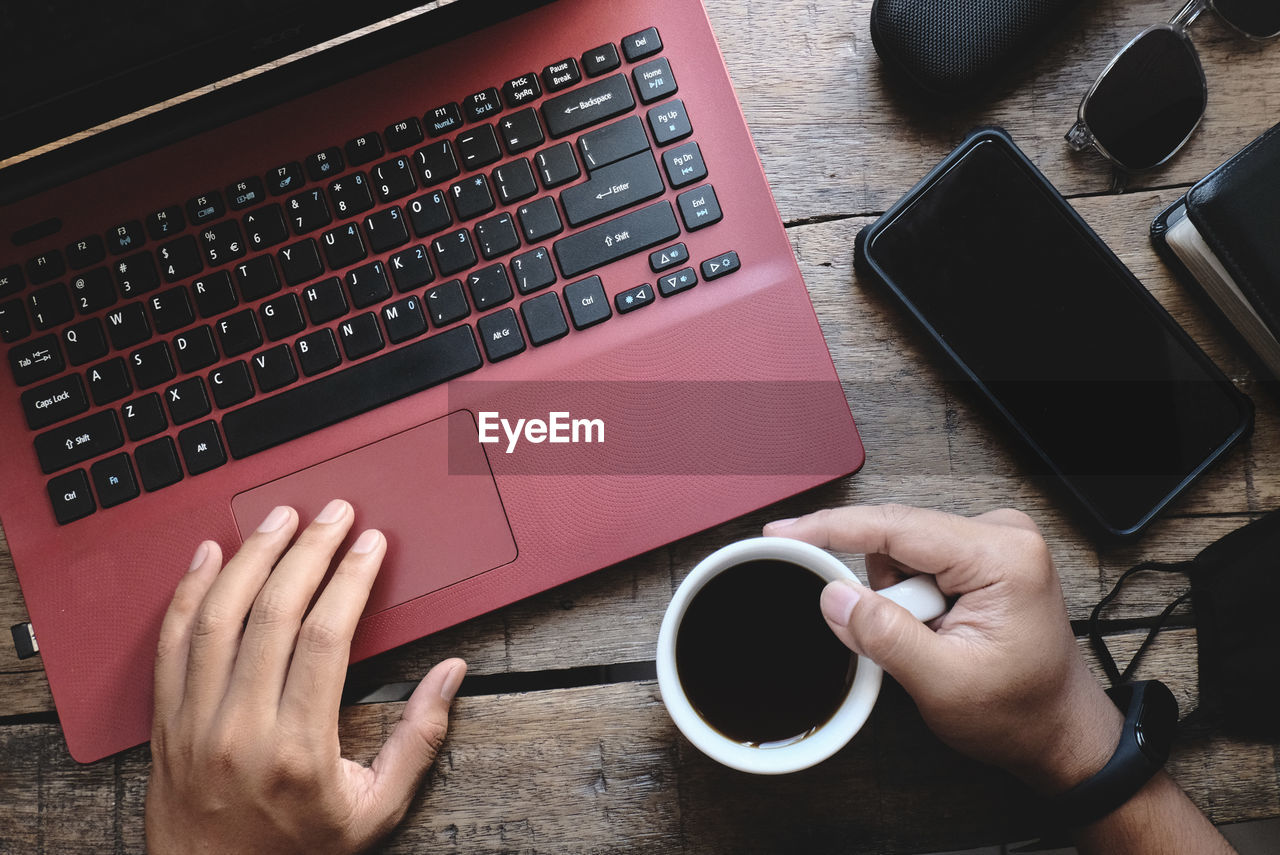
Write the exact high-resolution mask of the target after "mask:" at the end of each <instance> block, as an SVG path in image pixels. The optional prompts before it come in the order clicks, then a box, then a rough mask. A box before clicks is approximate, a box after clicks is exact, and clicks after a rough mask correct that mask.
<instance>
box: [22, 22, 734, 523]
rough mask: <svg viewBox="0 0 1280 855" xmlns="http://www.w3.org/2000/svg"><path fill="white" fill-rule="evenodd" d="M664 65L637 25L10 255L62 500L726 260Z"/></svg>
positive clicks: (695, 276) (468, 362)
mask: <svg viewBox="0 0 1280 855" xmlns="http://www.w3.org/2000/svg"><path fill="white" fill-rule="evenodd" d="M677 88H678V87H677V83H676V78H675V75H674V71H673V69H672V66H671V63H670V62H669V60H668V58H667V57H665V56H662V41H661V38H660V36H659V34H658V31H657V30H656V29H653V28H650V29H648V30H644V31H642V32H639V33H635V34H632V35H630V36H627V37H626V38H624V39H622V40H620V42H618V43H617V44H606V45H602V46H600V47H598V48H595V49H592V50H589V51H587V52H586V53H584V54H582V56H581V57H580V59H575V58H568V59H563V60H560V61H557V62H553V63H551V64H549V65H547V66H546V67H545V68H544V69H543V70H542V71H541V73H537V72H529V73H527V74H524V75H522V76H520V77H517V78H514V79H512V80H510V81H507V82H506V83H504V84H502V85H501V86H494V87H492V88H489V89H485V90H483V91H481V92H477V93H473V94H470V95H468V96H466V97H464V98H461V100H459V101H457V102H451V103H448V104H444V105H442V106H439V107H436V108H434V109H432V110H431V111H429V112H427V113H426V114H425V115H423V116H422V117H421V118H419V117H416V116H414V117H409V118H403V119H400V120H397V121H394V122H393V123H392V124H389V125H388V126H387V127H386V128H385V129H384V130H383V131H382V132H381V133H378V132H376V131H370V132H368V133H366V134H364V135H362V136H360V137H357V138H356V139H353V140H350V141H348V142H346V143H345V144H344V145H330V146H328V147H326V148H322V149H320V150H318V151H316V152H315V153H313V154H310V155H309V156H306V157H303V158H300V159H298V160H290V161H287V162H286V163H284V164H283V165H281V166H278V167H275V168H272V169H270V170H269V171H267V172H266V173H264V174H263V175H260V176H251V177H247V178H241V179H239V180H234V176H228V180H231V181H232V183H230V184H228V185H227V186H226V187H225V188H224V189H221V190H212V189H211V190H209V191H208V192H206V193H204V194H202V195H198V196H195V197H193V198H191V199H189V200H187V201H186V202H185V203H183V204H176V203H175V204H173V205H170V206H168V207H165V208H163V209H161V210H158V211H153V212H142V211H139V212H137V218H136V219H131V220H129V221H127V222H124V223H121V224H117V225H111V226H110V227H109V228H106V229H105V231H104V232H103V233H102V234H100V235H92V236H88V237H85V238H83V239H80V240H77V241H74V242H73V243H71V244H70V245H68V246H67V247H66V248H65V249H63V250H61V251H57V250H55V251H48V252H45V253H43V254H41V255H37V256H35V257H34V258H29V259H25V260H23V261H20V262H18V263H13V264H9V265H8V266H6V265H5V264H3V263H0V340H3V341H5V342H16V344H15V345H14V346H13V347H11V348H10V350H9V354H8V356H9V365H10V368H11V370H12V372H13V376H14V379H15V380H16V382H17V384H18V385H19V386H21V387H24V389H23V391H22V392H21V395H20V404H21V407H22V410H23V413H24V415H25V417H26V421H27V424H28V425H29V427H30V428H31V429H32V431H33V432H34V437H33V441H34V443H35V450H36V455H37V458H38V460H39V463H40V466H41V468H42V470H43V471H44V473H45V474H46V475H48V476H51V477H50V480H49V481H48V494H49V500H50V501H51V502H52V505H53V510H54V514H55V516H56V518H57V520H58V522H59V523H60V524H66V523H70V522H73V521H75V520H77V519H81V518H83V517H85V516H88V515H89V514H92V513H94V512H95V511H96V510H98V508H100V507H101V508H107V507H111V506H113V505H117V504H120V503H123V502H127V501H129V500H130V499H133V498H136V497H137V496H139V495H141V493H142V492H143V491H148V492H150V491H155V490H160V489H163V488H165V487H168V486H170V485H172V484H176V483H178V482H180V481H183V480H184V479H187V478H190V477H194V476H198V475H200V474H202V473H204V472H208V471H210V470H212V469H216V468H218V467H219V466H222V465H224V464H225V463H226V462H227V461H228V460H229V459H231V458H244V457H248V456H250V455H252V454H255V453H257V452H259V451H263V450H265V449H268V448H272V447H274V446H277V445H280V444H282V443H285V442H288V441H289V440H292V439H295V438H297V437H300V436H304V435H306V434H308V433H311V432H312V431H315V430H319V429H321V428H324V427H327V426H329V425H333V424H336V423H338V422H341V421H343V420H344V419H347V418H350V417H352V416H355V415H358V414H360V413H364V412H367V411H369V410H372V409H374V408H376V407H379V406H381V405H383V404H386V403H389V402H391V401H395V400H397V399H399V398H402V397H405V396H407V395H411V394H414V393H415V392H420V391H422V390H424V389H427V388H430V387H432V386H435V385H438V384H440V383H443V382H446V381H448V380H450V379H453V378H455V377H459V376H461V375H464V374H467V373H469V372H472V371H475V370H477V369H479V368H481V367H482V366H483V365H484V364H485V363H486V362H498V361H501V360H504V359H508V358H511V357H515V356H517V355H518V354H520V353H523V352H526V351H528V350H529V349H530V348H538V347H544V346H548V345H551V344H552V343H553V342H555V341H557V340H559V339H562V338H564V337H566V336H568V335H571V332H572V330H583V329H586V328H588V327H592V326H595V325H597V324H601V323H604V322H606V321H610V320H611V319H614V318H615V316H617V317H621V316H622V315H626V314H628V313H630V312H632V311H635V310H637V309H640V308H643V307H646V306H648V305H651V304H653V303H655V302H659V300H657V299H656V298H657V297H662V298H667V297H672V296H674V295H677V294H679V293H680V292H683V291H686V290H688V289H690V288H692V287H694V286H696V285H697V284H698V282H699V281H705V280H710V279H715V278H718V277H720V276H724V275H726V274H729V273H732V272H735V271H736V270H737V269H738V268H739V266H740V262H739V259H738V256H737V254H736V253H735V252H733V251H732V249H730V248H725V251H724V252H722V253H721V254H720V255H718V256H715V257H713V258H708V259H705V260H701V262H700V264H699V265H698V266H696V267H695V265H694V263H693V262H691V261H690V258H689V251H688V248H687V246H686V244H685V243H684V242H682V241H681V236H682V234H684V233H686V232H692V231H695V230H697V229H700V228H704V227H706V226H710V225H712V224H714V223H716V222H718V221H719V220H720V219H721V217H722V213H721V210H720V205H719V201H718V199H717V198H716V194H715V189H714V187H713V186H712V185H711V184H710V183H708V182H707V177H708V170H707V166H706V163H705V161H704V160H703V154H702V151H701V150H700V148H699V146H698V143H697V142H696V141H693V140H692V139H691V136H692V135H693V124H692V121H691V119H690V117H689V116H688V115H687V113H686V111H685V106H684V104H683V102H682V101H681V100H680V99H679V98H675V97H672V96H674V95H676V93H677ZM389 118H393V117H389ZM668 187H671V188H673V189H676V190H679V191H680V192H679V194H678V195H677V198H676V204H675V205H674V206H673V205H672V204H671V203H670V202H669V201H667V200H657V201H654V200H656V199H658V197H660V196H662V195H663V194H664V193H665V192H666V191H667V188H668ZM106 225H107V224H104V226H106ZM646 251H648V252H649V263H650V269H651V270H652V271H653V273H654V276H655V278H654V281H653V283H652V284H649V283H644V284H640V285H637V286H635V287H631V288H628V289H627V290H623V291H618V292H617V293H615V295H614V300H613V301H612V303H611V302H610V300H609V299H608V291H607V290H606V287H605V280H606V279H607V277H608V265H609V264H610V263H612V262H614V261H617V260H619V259H621V258H624V257H629V256H632V255H634V254H636V253H640V252H646ZM627 284H630V283H627ZM610 290H612V289H610ZM615 322H620V321H615ZM171 426H173V427H179V428H181V429H180V430H178V431H177V435H176V442H175V439H174V438H173V437H171V436H169V435H167V433H166V432H167V431H168V430H169V428H170V427H171Z"/></svg>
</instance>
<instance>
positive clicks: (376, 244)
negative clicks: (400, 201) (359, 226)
mask: <svg viewBox="0 0 1280 855" xmlns="http://www.w3.org/2000/svg"><path fill="white" fill-rule="evenodd" d="M364 232H365V234H366V235H368V237H369V248H370V249H371V250H373V252H374V254H376V255H381V254H382V253H384V252H386V251H387V250H390V249H395V248H396V247H397V246H402V245H404V244H406V243H408V242H409V229H408V227H407V226H406V225H405V222H404V211H401V210H400V208H399V206H396V205H392V206H391V207H390V208H383V209H382V210H381V211H378V212H376V213H373V214H370V215H369V216H367V217H365V218H364Z"/></svg>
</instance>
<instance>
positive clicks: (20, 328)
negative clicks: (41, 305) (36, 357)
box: [0, 300, 31, 341]
mask: <svg viewBox="0 0 1280 855" xmlns="http://www.w3.org/2000/svg"><path fill="white" fill-rule="evenodd" d="M29 335H31V324H30V323H29V322H28V321H27V310H26V309H24V308H23V306H22V301H21V300H7V301H5V302H3V303H0V341H17V340H18V339H21V338H26V337H27V336H29Z"/></svg>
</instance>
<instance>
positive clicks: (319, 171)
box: [305, 146, 343, 181]
mask: <svg viewBox="0 0 1280 855" xmlns="http://www.w3.org/2000/svg"><path fill="white" fill-rule="evenodd" d="M305 163H306V167H307V175H308V176H309V177H310V178H311V180H312V181H324V180H326V179H328V178H332V177H333V176H334V175H337V174H338V173H339V172H341V171H342V165H343V164H342V152H341V151H340V150H339V149H338V147H337V146H333V147H331V148H326V149H325V150H324V151H318V152H316V153H315V154H313V155H311V156H309V157H308V158H307V159H306V161H305Z"/></svg>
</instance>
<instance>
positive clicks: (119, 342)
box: [107, 303, 151, 350]
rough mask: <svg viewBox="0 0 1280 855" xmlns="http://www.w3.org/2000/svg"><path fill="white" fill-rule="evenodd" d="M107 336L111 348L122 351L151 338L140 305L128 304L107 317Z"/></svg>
mask: <svg viewBox="0 0 1280 855" xmlns="http://www.w3.org/2000/svg"><path fill="white" fill-rule="evenodd" d="M107 335H109V336H110V337H111V346H112V347H113V348H115V349H116V350H124V349H125V348H127V347H133V346H134V345H135V344H141V343H142V342H144V341H146V340H147V339H148V338H150V337H151V325H150V324H149V323H147V313H146V311H145V310H144V309H143V308H142V304H141V303H128V304H126V305H124V306H121V307H120V308H118V309H116V310H115V311H114V312H111V313H110V314H108V315H107Z"/></svg>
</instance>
